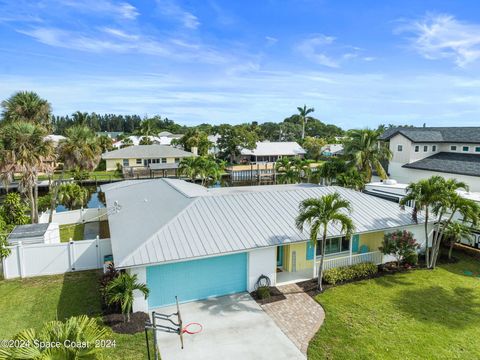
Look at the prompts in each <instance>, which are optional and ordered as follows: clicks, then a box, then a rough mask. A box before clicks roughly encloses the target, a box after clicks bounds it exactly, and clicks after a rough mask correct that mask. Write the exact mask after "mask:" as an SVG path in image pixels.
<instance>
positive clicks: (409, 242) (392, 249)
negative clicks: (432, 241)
mask: <svg viewBox="0 0 480 360" xmlns="http://www.w3.org/2000/svg"><path fill="white" fill-rule="evenodd" d="M419 248H420V245H418V243H417V241H416V240H415V239H414V238H413V234H412V233H411V232H410V231H407V230H403V231H402V230H397V231H393V232H391V233H388V234H385V236H384V238H383V243H382V246H381V247H380V251H381V252H382V253H383V254H384V255H392V256H394V257H395V258H396V259H397V265H398V266H400V263H401V262H402V261H405V260H404V259H405V256H407V255H410V254H411V253H412V252H416V251H417V250H418V249H419Z"/></svg>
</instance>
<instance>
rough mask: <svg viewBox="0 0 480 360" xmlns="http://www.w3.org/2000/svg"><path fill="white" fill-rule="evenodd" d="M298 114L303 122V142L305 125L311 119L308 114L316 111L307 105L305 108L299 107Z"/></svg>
mask: <svg viewBox="0 0 480 360" xmlns="http://www.w3.org/2000/svg"><path fill="white" fill-rule="evenodd" d="M297 110H298V113H299V115H300V119H301V120H302V140H303V139H305V125H306V124H307V121H308V120H310V119H311V117H310V116H308V114H310V113H312V112H314V111H315V109H314V108H307V105H303V107H300V106H299V107H297Z"/></svg>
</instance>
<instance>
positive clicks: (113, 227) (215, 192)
mask: <svg viewBox="0 0 480 360" xmlns="http://www.w3.org/2000/svg"><path fill="white" fill-rule="evenodd" d="M102 190H103V191H104V192H105V195H106V200H107V206H108V208H113V207H114V204H115V202H117V205H118V206H117V207H119V208H120V210H119V211H118V212H112V211H111V212H110V213H111V215H109V224H110V235H111V239H112V249H113V255H114V259H115V264H116V266H118V267H131V266H141V265H148V264H156V263H161V262H167V261H175V260H183V259H192V258H197V257H204V256H211V255H220V254H225V253H230V252H238V251H246V250H249V249H254V248H259V247H267V246H273V245H278V244H284V243H292V242H299V241H305V240H306V239H308V229H305V231H304V232H303V233H301V232H300V231H299V230H297V229H296V227H295V217H296V216H297V215H298V206H299V203H300V201H302V200H304V199H307V198H310V197H321V196H322V195H325V194H329V193H333V192H338V193H339V194H340V195H341V196H342V197H344V198H346V199H348V200H349V201H350V203H351V205H352V208H353V212H352V214H351V218H352V220H353V221H354V224H355V227H356V231H355V232H356V233H362V232H370V231H376V230H384V229H388V228H397V227H402V226H408V225H414V222H413V221H412V219H411V209H408V208H407V209H405V210H402V209H400V207H399V206H398V205H397V204H395V203H392V202H389V201H386V200H383V199H379V198H376V197H374V196H370V195H367V194H363V193H361V192H357V191H354V190H349V189H345V188H341V187H334V186H331V187H322V186H316V185H311V184H300V185H272V186H252V187H231V188H225V189H206V188H203V187H201V186H199V185H195V184H189V183H186V182H184V181H182V180H164V179H156V180H146V181H135V180H133V181H125V182H122V184H118V183H117V184H113V185H110V186H102ZM327 231H328V235H329V236H339V235H341V231H340V228H339V227H338V226H335V225H331V226H329V228H328V229H327Z"/></svg>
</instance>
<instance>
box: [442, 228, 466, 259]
mask: <svg viewBox="0 0 480 360" xmlns="http://www.w3.org/2000/svg"><path fill="white" fill-rule="evenodd" d="M443 233H444V235H445V237H446V239H447V240H448V245H449V249H448V259H451V258H452V252H453V245H454V244H455V243H458V242H460V240H461V239H468V240H471V239H472V230H471V229H470V228H469V227H468V226H466V225H465V224H463V223H461V222H459V221H454V222H452V223H450V224H449V225H448V226H447V227H446V228H445V230H444V232H443Z"/></svg>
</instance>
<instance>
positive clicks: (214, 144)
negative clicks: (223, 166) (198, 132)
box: [207, 134, 220, 156]
mask: <svg viewBox="0 0 480 360" xmlns="http://www.w3.org/2000/svg"><path fill="white" fill-rule="evenodd" d="M207 138H208V141H210V142H211V143H212V144H211V146H210V148H209V149H208V154H209V155H214V156H217V155H218V153H219V152H220V149H219V148H218V139H220V135H218V134H215V135H208V137H207Z"/></svg>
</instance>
